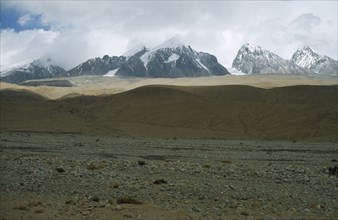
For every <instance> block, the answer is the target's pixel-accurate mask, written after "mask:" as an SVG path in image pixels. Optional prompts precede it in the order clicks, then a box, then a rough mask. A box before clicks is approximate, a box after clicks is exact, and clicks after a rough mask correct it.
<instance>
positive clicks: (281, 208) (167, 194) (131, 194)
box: [0, 132, 338, 219]
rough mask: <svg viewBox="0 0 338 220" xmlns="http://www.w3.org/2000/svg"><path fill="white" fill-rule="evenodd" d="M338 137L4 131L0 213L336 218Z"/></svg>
mask: <svg viewBox="0 0 338 220" xmlns="http://www.w3.org/2000/svg"><path fill="white" fill-rule="evenodd" d="M337 151H338V146H337V143H309V142H295V141H294V142H291V141H280V142H278V141H249V140H221V139H176V138H171V139H155V138H154V139H149V138H132V137H97V136H90V135H86V136H85V135H82V134H75V133H63V134H60V133H59V134H57V133H28V132H3V133H1V153H0V155H1V166H0V176H1V179H0V190H1V212H0V213H1V219H129V218H134V219H336V218H337V216H338V211H337V210H338V207H337V187H338V185H337V177H338V170H337V159H338V158H337Z"/></svg>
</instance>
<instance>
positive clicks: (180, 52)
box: [116, 38, 229, 78]
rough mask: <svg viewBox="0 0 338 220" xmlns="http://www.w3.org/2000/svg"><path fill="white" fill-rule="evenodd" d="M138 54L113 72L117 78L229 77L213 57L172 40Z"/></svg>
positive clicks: (140, 51) (144, 49)
mask: <svg viewBox="0 0 338 220" xmlns="http://www.w3.org/2000/svg"><path fill="white" fill-rule="evenodd" d="M138 51H139V52H137V53H135V55H133V56H131V57H129V59H128V60H127V61H126V63H125V64H123V65H122V66H121V67H120V68H119V70H117V71H116V75H118V76H137V77H168V78H173V77H197V76H211V75H225V74H229V72H228V71H227V69H226V68H225V67H223V66H222V65H221V64H219V63H218V61H217V58H216V57H215V56H213V55H211V54H208V53H204V52H197V51H195V50H193V49H192V48H191V47H190V46H189V45H186V44H184V43H182V42H181V41H179V40H177V39H175V38H171V39H169V40H167V41H165V42H164V43H162V44H160V45H158V46H157V47H155V48H153V49H151V50H149V49H147V48H145V47H143V49H142V50H138Z"/></svg>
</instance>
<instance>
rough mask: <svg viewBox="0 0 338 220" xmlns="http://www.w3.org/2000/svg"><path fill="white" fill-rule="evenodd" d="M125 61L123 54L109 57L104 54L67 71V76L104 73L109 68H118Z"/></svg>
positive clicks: (109, 69)
mask: <svg viewBox="0 0 338 220" xmlns="http://www.w3.org/2000/svg"><path fill="white" fill-rule="evenodd" d="M125 61H126V58H125V57H123V56H120V57H117V56H112V57H110V56H108V55H105V56H103V57H102V58H99V57H96V58H94V59H90V60H87V61H86V62H84V63H81V64H79V65H78V66H76V67H74V68H73V69H71V70H69V71H67V76H80V75H104V74H106V73H108V72H109V71H111V70H114V69H117V68H120V67H121V65H122V64H123V63H124V62H125Z"/></svg>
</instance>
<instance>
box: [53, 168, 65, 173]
mask: <svg viewBox="0 0 338 220" xmlns="http://www.w3.org/2000/svg"><path fill="white" fill-rule="evenodd" d="M55 170H56V171H58V172H59V173H63V172H65V169H63V168H62V167H58V168H56V169H55Z"/></svg>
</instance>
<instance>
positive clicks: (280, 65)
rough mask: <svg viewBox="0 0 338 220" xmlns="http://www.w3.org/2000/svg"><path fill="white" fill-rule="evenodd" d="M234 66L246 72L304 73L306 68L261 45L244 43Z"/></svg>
mask: <svg viewBox="0 0 338 220" xmlns="http://www.w3.org/2000/svg"><path fill="white" fill-rule="evenodd" d="M232 67H233V68H235V69H237V70H238V71H241V72H243V73H246V74H269V73H282V74H287V73H290V74H304V73H305V70H304V69H302V68H300V67H298V66H297V65H296V64H294V63H293V62H291V61H289V60H286V59H283V58H281V57H280V56H278V55H277V54H274V53H272V52H270V51H268V50H264V49H262V47H260V46H251V45H250V44H248V43H246V44H244V45H243V46H242V47H241V48H240V49H239V51H238V53H237V56H236V58H235V59H234V61H233V63H232Z"/></svg>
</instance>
